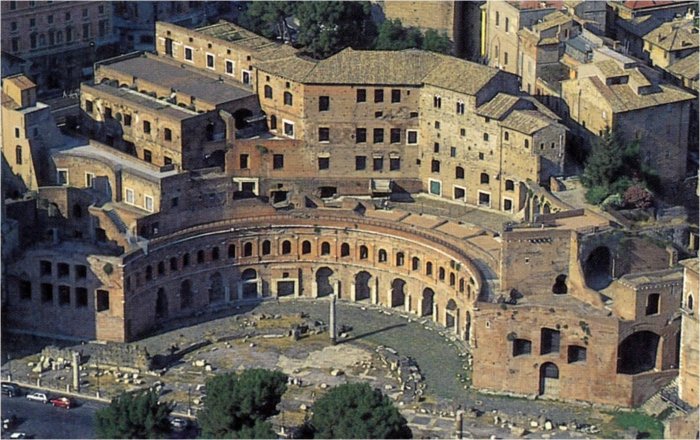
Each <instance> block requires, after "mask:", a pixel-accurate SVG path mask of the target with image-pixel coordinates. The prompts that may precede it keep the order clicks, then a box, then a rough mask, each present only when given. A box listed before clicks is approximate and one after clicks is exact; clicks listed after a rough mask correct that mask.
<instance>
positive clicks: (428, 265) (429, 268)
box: [425, 261, 433, 275]
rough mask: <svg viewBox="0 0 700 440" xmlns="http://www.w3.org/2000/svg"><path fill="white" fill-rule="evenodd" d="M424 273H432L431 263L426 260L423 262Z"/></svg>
mask: <svg viewBox="0 0 700 440" xmlns="http://www.w3.org/2000/svg"><path fill="white" fill-rule="evenodd" d="M425 274H426V275H432V274H433V263H431V262H430V261H428V262H427V263H425Z"/></svg>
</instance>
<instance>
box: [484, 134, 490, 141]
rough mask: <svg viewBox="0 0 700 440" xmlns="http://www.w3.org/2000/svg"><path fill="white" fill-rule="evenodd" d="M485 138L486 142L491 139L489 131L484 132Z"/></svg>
mask: <svg viewBox="0 0 700 440" xmlns="http://www.w3.org/2000/svg"><path fill="white" fill-rule="evenodd" d="M484 140H485V141H486V142H488V140H489V134H488V133H484Z"/></svg>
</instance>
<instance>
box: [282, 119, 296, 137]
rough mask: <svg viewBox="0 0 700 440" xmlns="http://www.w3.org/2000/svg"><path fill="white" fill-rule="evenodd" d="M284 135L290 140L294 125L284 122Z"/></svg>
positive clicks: (292, 135)
mask: <svg viewBox="0 0 700 440" xmlns="http://www.w3.org/2000/svg"><path fill="white" fill-rule="evenodd" d="M284 135H285V136H287V137H291V138H293V137H294V123H292V122H289V121H284Z"/></svg>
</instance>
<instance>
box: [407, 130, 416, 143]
mask: <svg viewBox="0 0 700 440" xmlns="http://www.w3.org/2000/svg"><path fill="white" fill-rule="evenodd" d="M406 143H407V144H408V145H415V144H417V143H418V131H416V130H406Z"/></svg>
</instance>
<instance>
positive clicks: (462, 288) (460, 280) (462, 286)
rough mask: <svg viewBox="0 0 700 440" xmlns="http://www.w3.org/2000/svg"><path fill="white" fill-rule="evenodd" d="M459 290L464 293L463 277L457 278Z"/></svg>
mask: <svg viewBox="0 0 700 440" xmlns="http://www.w3.org/2000/svg"><path fill="white" fill-rule="evenodd" d="M459 292H460V293H464V278H460V279H459Z"/></svg>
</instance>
